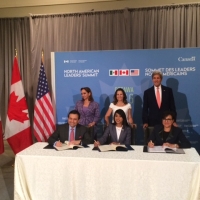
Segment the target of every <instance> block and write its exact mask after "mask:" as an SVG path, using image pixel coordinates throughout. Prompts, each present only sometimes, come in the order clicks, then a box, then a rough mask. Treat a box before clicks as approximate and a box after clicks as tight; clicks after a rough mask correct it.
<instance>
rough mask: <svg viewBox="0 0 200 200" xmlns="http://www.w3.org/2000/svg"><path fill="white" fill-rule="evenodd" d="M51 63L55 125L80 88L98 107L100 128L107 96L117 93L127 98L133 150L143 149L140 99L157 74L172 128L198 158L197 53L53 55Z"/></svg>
mask: <svg viewBox="0 0 200 200" xmlns="http://www.w3.org/2000/svg"><path fill="white" fill-rule="evenodd" d="M53 60H54V65H55V66H54V67H55V69H54V70H55V83H53V85H55V88H54V90H55V99H56V119H57V123H64V122H66V120H67V114H68V112H69V111H70V110H72V109H73V108H74V106H75V103H76V102H77V101H78V100H80V99H81V95H80V88H82V87H90V88H91V90H92V92H93V97H94V99H95V101H96V102H98V103H99V104H100V109H101V122H100V124H103V123H104V116H105V113H106V111H107V110H108V107H109V105H110V103H111V102H112V101H113V94H114V92H115V90H116V89H117V88H119V87H120V88H123V89H124V90H125V92H126V94H127V97H128V101H129V103H131V105H132V109H133V119H134V122H135V123H136V124H137V125H138V128H137V144H143V129H142V102H143V94H144V90H146V89H147V88H149V87H151V86H152V85H153V84H152V79H151V75H152V72H153V71H154V70H160V71H161V72H162V73H163V75H164V78H163V81H162V84H163V85H166V86H168V87H171V88H172V90H173V94H174V98H175V104H176V109H177V123H178V125H179V127H181V128H182V129H183V132H184V133H185V134H186V136H187V137H188V138H189V140H190V141H191V143H192V146H194V147H196V148H197V150H198V151H199V152H200V139H199V138H200V127H199V119H200V112H199V111H200V109H199V102H200V95H199V93H198V91H199V88H200V81H199V78H200V49H199V48H186V49H158V50H120V51H89V52H55V53H54V54H53ZM53 75H54V74H53Z"/></svg>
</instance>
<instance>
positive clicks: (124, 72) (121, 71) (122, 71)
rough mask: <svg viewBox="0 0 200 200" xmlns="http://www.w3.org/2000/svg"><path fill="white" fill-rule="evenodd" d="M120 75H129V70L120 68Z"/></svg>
mask: <svg viewBox="0 0 200 200" xmlns="http://www.w3.org/2000/svg"><path fill="white" fill-rule="evenodd" d="M119 75H120V76H129V70H128V69H120V70H119Z"/></svg>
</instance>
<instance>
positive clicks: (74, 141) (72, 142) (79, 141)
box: [69, 140, 81, 145]
mask: <svg viewBox="0 0 200 200" xmlns="http://www.w3.org/2000/svg"><path fill="white" fill-rule="evenodd" d="M80 143H81V140H73V141H71V142H69V145H79V144H80Z"/></svg>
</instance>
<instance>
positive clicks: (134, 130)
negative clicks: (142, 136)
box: [131, 125, 137, 145]
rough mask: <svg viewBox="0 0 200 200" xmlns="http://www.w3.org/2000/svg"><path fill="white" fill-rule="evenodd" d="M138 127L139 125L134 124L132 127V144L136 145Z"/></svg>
mask: <svg viewBox="0 0 200 200" xmlns="http://www.w3.org/2000/svg"><path fill="white" fill-rule="evenodd" d="M136 129H137V126H136V125H135V126H133V127H131V145H134V144H135V138H136Z"/></svg>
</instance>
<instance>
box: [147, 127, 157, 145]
mask: <svg viewBox="0 0 200 200" xmlns="http://www.w3.org/2000/svg"><path fill="white" fill-rule="evenodd" d="M155 134H156V133H155V129H153V131H152V133H151V134H150V136H149V138H147V141H148V147H150V148H153V147H154V146H155V143H156V137H155Z"/></svg>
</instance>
